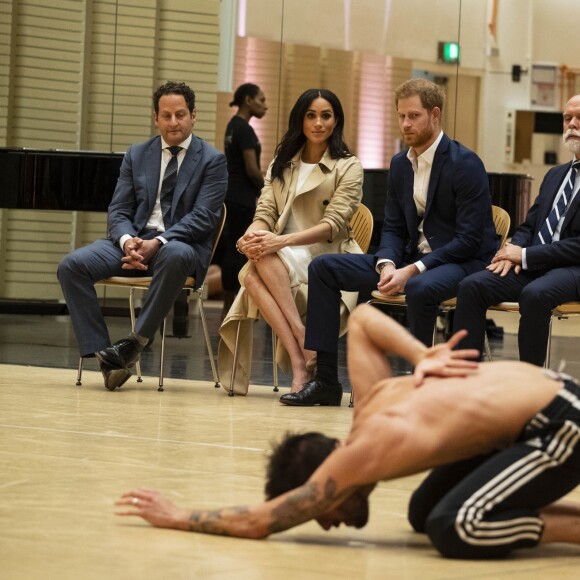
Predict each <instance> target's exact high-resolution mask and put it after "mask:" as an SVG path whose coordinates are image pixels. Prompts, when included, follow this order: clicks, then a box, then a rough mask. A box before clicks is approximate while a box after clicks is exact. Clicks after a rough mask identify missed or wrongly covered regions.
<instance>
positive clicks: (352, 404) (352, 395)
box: [348, 387, 354, 407]
mask: <svg viewBox="0 0 580 580" xmlns="http://www.w3.org/2000/svg"><path fill="white" fill-rule="evenodd" d="M348 406H349V407H354V391H353V390H352V387H351V388H350V402H349V404H348Z"/></svg>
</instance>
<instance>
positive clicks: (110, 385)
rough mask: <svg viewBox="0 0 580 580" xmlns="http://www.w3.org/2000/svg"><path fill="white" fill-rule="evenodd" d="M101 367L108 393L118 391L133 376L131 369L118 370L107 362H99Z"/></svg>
mask: <svg viewBox="0 0 580 580" xmlns="http://www.w3.org/2000/svg"><path fill="white" fill-rule="evenodd" d="M99 366H100V367H101V372H102V373H103V378H104V379H105V389H107V390H108V391H114V390H115V389H118V388H119V387H120V386H121V385H124V384H125V383H126V382H127V379H128V378H129V377H130V376H131V371H130V370H129V369H125V368H121V369H116V368H113V367H110V366H109V365H108V364H107V363H106V362H103V361H101V360H99Z"/></svg>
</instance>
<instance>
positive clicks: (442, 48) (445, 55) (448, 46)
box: [437, 42, 459, 64]
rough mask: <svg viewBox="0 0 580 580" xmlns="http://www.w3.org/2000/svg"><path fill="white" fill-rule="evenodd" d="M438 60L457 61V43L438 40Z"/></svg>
mask: <svg viewBox="0 0 580 580" xmlns="http://www.w3.org/2000/svg"><path fill="white" fill-rule="evenodd" d="M437 53H438V55H437V58H438V60H439V62H448V63H454V64H455V63H458V62H459V44H458V43H457V42H439V44H438V50H437Z"/></svg>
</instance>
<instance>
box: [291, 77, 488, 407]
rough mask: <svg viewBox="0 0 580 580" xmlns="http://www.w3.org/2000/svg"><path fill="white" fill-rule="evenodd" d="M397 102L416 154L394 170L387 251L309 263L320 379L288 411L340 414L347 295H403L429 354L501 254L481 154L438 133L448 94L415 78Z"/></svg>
mask: <svg viewBox="0 0 580 580" xmlns="http://www.w3.org/2000/svg"><path fill="white" fill-rule="evenodd" d="M395 103H396V106H397V112H398V118H399V129H400V132H401V136H402V138H403V141H404V142H405V144H406V145H407V146H408V147H409V149H408V150H406V151H403V152H401V153H398V154H397V155H395V156H394V157H393V159H392V161H391V167H390V170H389V182H388V190H387V198H386V204H385V219H384V224H383V230H382V234H381V241H380V247H379V249H378V250H377V252H376V253H375V254H342V255H334V254H331V255H323V256H319V257H318V258H316V259H314V260H313V261H312V262H311V264H310V266H309V268H308V313H307V322H306V339H305V348H306V349H309V350H315V351H317V371H316V376H315V378H314V379H313V380H311V381H309V382H308V383H306V384H305V385H304V387H303V388H302V390H301V391H299V392H298V393H288V394H285V395H283V396H282V397H281V399H280V401H281V402H282V403H285V404H287V405H299V406H310V405H317V404H320V405H340V400H341V396H342V386H341V385H340V383H339V382H338V356H337V352H338V334H339V322H340V291H341V290H346V291H359V292H366V293H368V292H371V291H372V290H375V289H376V288H378V289H379V290H380V291H381V292H382V293H383V294H385V295H387V296H388V295H394V294H399V293H403V292H404V293H405V294H406V301H407V313H408V320H409V327H410V330H411V332H412V333H413V334H414V335H415V337H416V338H418V339H419V340H420V341H421V342H423V343H424V344H426V345H430V344H431V342H432V338H433V328H434V325H435V320H436V317H437V311H438V305H439V303H440V302H441V301H443V300H447V299H449V298H452V297H454V296H456V292H457V285H458V284H459V282H460V281H461V280H462V279H463V278H465V277H466V276H468V275H469V274H472V273H473V272H477V271H479V270H483V269H484V268H485V266H486V265H487V264H488V263H489V261H490V259H491V257H492V256H493V254H494V252H495V251H496V250H497V237H496V235H495V228H494V225H493V218H492V211H491V196H490V192H489V182H488V177H487V173H486V171H485V168H484V166H483V163H482V162H481V160H480V159H479V157H477V155H476V154H475V153H473V152H472V151H470V150H469V149H467V148H466V147H464V146H463V145H461V144H460V143H458V142H457V141H452V140H451V139H449V137H447V136H446V135H445V134H444V133H443V131H442V130H441V112H442V110H443V103H444V94H443V91H442V90H441V89H440V88H439V87H438V86H437V85H436V84H434V83H432V82H430V81H427V80H425V79H411V80H409V81H406V82H405V83H403V84H402V85H401V86H399V87H398V88H397V89H396V91H395Z"/></svg>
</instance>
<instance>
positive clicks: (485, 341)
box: [483, 332, 493, 362]
mask: <svg viewBox="0 0 580 580" xmlns="http://www.w3.org/2000/svg"><path fill="white" fill-rule="evenodd" d="M483 346H484V348H485V354H486V356H487V360H488V361H489V362H492V361H493V357H492V356H491V347H490V345H489V338H487V332H486V333H485V334H484V335H483Z"/></svg>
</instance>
